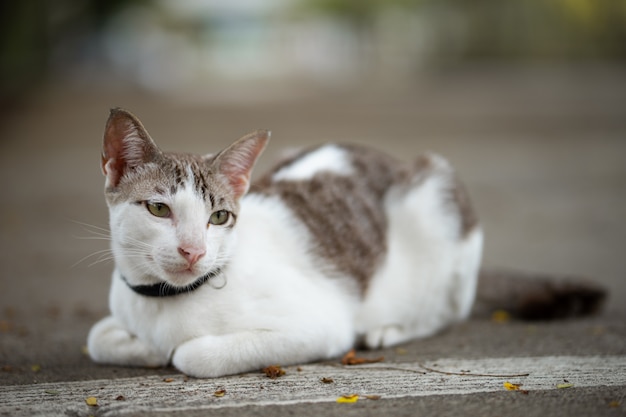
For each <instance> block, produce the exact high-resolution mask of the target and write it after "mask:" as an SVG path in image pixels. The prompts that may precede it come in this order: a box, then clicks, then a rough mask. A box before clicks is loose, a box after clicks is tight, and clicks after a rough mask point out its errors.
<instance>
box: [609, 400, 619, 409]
mask: <svg viewBox="0 0 626 417" xmlns="http://www.w3.org/2000/svg"><path fill="white" fill-rule="evenodd" d="M620 405H622V403H621V402H619V401H611V402H610V403H609V407H611V408H617V407H619V406H620Z"/></svg>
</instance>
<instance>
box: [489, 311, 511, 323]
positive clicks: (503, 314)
mask: <svg viewBox="0 0 626 417" xmlns="http://www.w3.org/2000/svg"><path fill="white" fill-rule="evenodd" d="M491 321H493V322H494V323H507V322H509V321H511V314H509V312H508V311H505V310H496V311H494V312H493V313H491Z"/></svg>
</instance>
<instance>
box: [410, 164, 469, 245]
mask: <svg viewBox="0 0 626 417" xmlns="http://www.w3.org/2000/svg"><path fill="white" fill-rule="evenodd" d="M413 166H414V169H415V174H416V178H418V180H420V181H424V180H425V179H426V178H428V177H429V176H430V175H433V174H435V173H439V175H443V176H445V177H446V178H447V181H448V182H449V186H448V187H447V190H446V195H445V198H446V201H447V203H448V204H450V206H452V208H453V210H454V211H455V212H456V213H457V214H458V216H459V220H460V225H459V227H460V230H459V234H460V237H461V238H465V237H467V235H469V234H470V232H471V231H472V230H474V229H475V228H476V227H477V226H478V216H477V215H476V212H475V211H474V207H473V205H472V202H471V200H470V198H469V193H468V192H467V188H466V187H465V185H464V184H463V183H462V182H461V180H460V179H459V178H458V176H457V175H456V174H455V173H454V170H453V169H452V168H451V167H449V166H442V165H439V164H437V163H436V162H435V161H434V160H433V156H431V155H420V156H419V157H418V158H417V159H416V160H415V163H414V165H413Z"/></svg>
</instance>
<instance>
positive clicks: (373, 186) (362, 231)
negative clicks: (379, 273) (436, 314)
mask: <svg viewBox="0 0 626 417" xmlns="http://www.w3.org/2000/svg"><path fill="white" fill-rule="evenodd" d="M342 149H345V150H347V151H348V155H349V156H350V158H351V163H352V167H353V169H354V170H355V174H353V175H346V176H344V175H337V174H334V173H332V172H324V171H320V172H318V173H317V174H316V175H315V176H314V177H313V178H311V179H310V180H306V181H277V182H274V181H273V180H272V176H273V175H274V173H276V172H278V171H279V170H280V169H282V168H284V167H287V166H289V165H290V164H291V163H294V162H296V161H297V160H298V159H299V158H300V157H301V156H303V155H304V154H306V152H305V153H302V154H300V155H299V156H296V157H294V158H291V159H290V160H287V161H284V162H282V163H281V164H279V165H278V166H277V167H276V168H275V169H274V170H272V171H271V172H270V173H268V174H266V175H265V176H264V177H262V178H261V179H260V180H259V181H258V182H256V183H255V185H254V187H253V192H257V193H262V194H266V195H278V196H280V197H281V199H282V200H283V201H284V202H285V203H286V204H287V205H288V206H289V208H290V209H291V210H293V212H294V213H295V214H296V216H297V217H298V218H299V219H300V221H301V222H302V223H303V224H304V225H305V226H306V227H307V229H308V230H309V232H310V233H311V235H312V236H313V240H314V242H316V245H315V246H314V247H313V248H312V249H313V250H314V251H315V252H316V253H317V254H318V255H319V256H320V257H321V258H322V259H325V260H327V261H329V262H330V263H331V266H332V268H334V269H336V270H338V271H340V272H341V273H344V274H347V275H349V276H352V277H354V278H355V279H356V280H357V282H358V284H359V287H360V288H361V290H362V291H365V289H366V288H367V285H368V283H369V280H370V278H371V277H372V275H373V274H374V272H375V271H376V269H377V268H378V266H379V264H380V262H381V261H382V259H383V257H384V255H385V253H386V249H387V248H386V242H387V241H386V235H387V218H386V216H385V211H384V207H383V204H384V197H385V193H386V192H387V190H388V189H389V188H390V187H391V186H392V185H394V184H396V183H398V182H399V181H401V180H402V179H405V178H407V177H408V175H407V169H406V166H403V164H401V163H398V161H396V160H394V159H392V158H391V157H389V156H386V155H384V154H380V153H378V152H375V151H372V150H369V149H367V148H363V147H357V146H343V147H342Z"/></svg>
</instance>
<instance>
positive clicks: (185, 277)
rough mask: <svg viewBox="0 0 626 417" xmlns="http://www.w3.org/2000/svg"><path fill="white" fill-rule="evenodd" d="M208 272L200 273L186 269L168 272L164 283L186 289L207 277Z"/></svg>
mask: <svg viewBox="0 0 626 417" xmlns="http://www.w3.org/2000/svg"><path fill="white" fill-rule="evenodd" d="M207 273H208V271H198V270H196V269H195V268H194V269H184V270H178V271H168V272H167V275H166V277H164V278H165V279H164V281H167V282H169V283H170V284H171V285H173V286H175V287H185V286H187V285H189V284H192V283H193V282H195V281H196V280H197V279H198V278H200V277H202V276H204V275H206V274H207Z"/></svg>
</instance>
